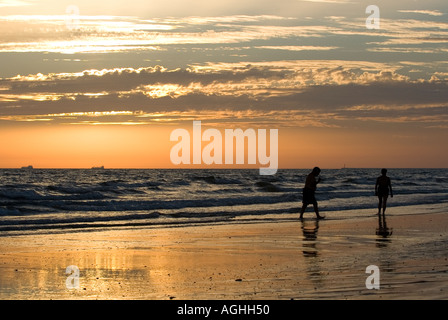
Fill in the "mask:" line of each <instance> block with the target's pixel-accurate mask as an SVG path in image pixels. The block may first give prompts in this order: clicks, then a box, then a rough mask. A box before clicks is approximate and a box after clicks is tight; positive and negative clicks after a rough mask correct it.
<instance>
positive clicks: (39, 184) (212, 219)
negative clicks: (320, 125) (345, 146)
mask: <svg viewBox="0 0 448 320" xmlns="http://www.w3.org/2000/svg"><path fill="white" fill-rule="evenodd" d="M309 172H310V170H309V169H284V170H281V169H280V170H279V171H278V172H277V174H275V175H272V176H261V175H259V170H258V169H254V170H252V169H145V170H139V169H102V168H98V169H0V237H1V236H12V235H27V234H36V233H39V234H41V233H70V232H81V231H82V232H87V231H100V230H110V229H113V228H162V227H182V226H191V225H207V224H208V225H210V224H227V223H257V222H267V221H270V222H275V221H279V222H280V221H294V220H298V217H299V210H300V208H301V206H302V203H301V201H302V189H303V186H304V182H305V178H306V176H307V174H308V173H309ZM379 175H380V169H353V168H344V169H327V170H325V169H323V170H322V173H321V179H322V181H321V183H320V184H319V185H318V189H317V192H316V199H317V201H318V203H319V209H320V212H321V213H322V215H325V216H326V218H327V219H358V218H363V217H368V216H372V215H375V214H376V213H377V211H378V209H377V206H378V199H377V197H375V195H374V188H375V181H376V178H377V177H378V176H379ZM388 176H389V177H390V178H391V181H392V188H393V192H394V197H393V198H391V197H389V200H388V209H387V211H386V212H387V214H390V215H409V214H424V213H428V212H448V210H447V208H448V169H389V171H388ZM313 217H314V212H313V209H312V206H310V207H309V208H308V209H307V212H306V213H305V218H313Z"/></svg>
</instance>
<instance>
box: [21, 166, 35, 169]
mask: <svg viewBox="0 0 448 320" xmlns="http://www.w3.org/2000/svg"><path fill="white" fill-rule="evenodd" d="M20 169H24V170H25V169H34V168H33V166H28V167H22V168H20Z"/></svg>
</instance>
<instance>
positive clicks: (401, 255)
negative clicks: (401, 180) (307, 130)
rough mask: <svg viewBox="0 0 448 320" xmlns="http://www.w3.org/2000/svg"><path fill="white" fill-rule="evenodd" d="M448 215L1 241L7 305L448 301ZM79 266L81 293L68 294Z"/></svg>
mask: <svg viewBox="0 0 448 320" xmlns="http://www.w3.org/2000/svg"><path fill="white" fill-rule="evenodd" d="M446 217H447V216H446V214H444V213H438V214H422V215H406V216H404V215H403V216H400V215H394V216H390V217H387V225H386V226H384V225H383V224H381V225H380V222H381V223H383V221H380V220H379V219H378V217H377V216H375V215H371V216H369V217H366V218H365V219H360V220H356V221H355V220H350V219H348V220H332V219H328V220H323V221H319V222H317V221H316V220H314V219H313V218H312V215H311V214H310V215H308V216H307V218H306V219H305V220H304V221H303V222H300V221H299V220H297V221H294V222H290V221H289V222H264V223H233V224H222V225H212V226H203V225H202V226H189V227H178V228H158V229H155V228H154V229H151V228H146V229H145V228H142V229H121V230H109V231H95V232H76V233H70V234H47V235H27V236H14V237H0V299H152V300H153V299H155V300H159V299H168V300H169V299H187V300H197V299H204V300H215V299H257V300H260V299H263V300H264V299H285V300H286V299H288V300H289V299H447V298H448V261H447V258H448V250H447V249H448V228H447V226H448V221H447V220H448V219H447V218H446ZM380 227H381V228H380ZM390 232H392V235H390ZM70 265H75V266H77V267H78V268H79V271H80V277H79V288H71V289H70V288H67V286H66V279H67V277H68V275H67V274H66V273H65V271H66V267H67V266H70ZM369 265H376V266H378V268H379V271H380V278H379V279H380V283H379V284H380V288H379V289H378V290H376V289H371V290H369V289H367V288H366V279H367V277H368V276H369V274H367V273H366V268H367V266H369ZM73 284H74V283H73Z"/></svg>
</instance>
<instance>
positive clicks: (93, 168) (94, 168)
mask: <svg viewBox="0 0 448 320" xmlns="http://www.w3.org/2000/svg"><path fill="white" fill-rule="evenodd" d="M102 169H104V166H101V167H92V170H102Z"/></svg>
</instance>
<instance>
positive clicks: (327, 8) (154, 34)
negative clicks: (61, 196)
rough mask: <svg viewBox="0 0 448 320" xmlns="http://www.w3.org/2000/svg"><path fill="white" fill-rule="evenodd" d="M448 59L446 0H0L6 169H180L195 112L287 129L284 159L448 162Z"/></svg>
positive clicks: (217, 123)
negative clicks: (179, 144)
mask: <svg viewBox="0 0 448 320" xmlns="http://www.w3.org/2000/svg"><path fill="white" fill-rule="evenodd" d="M371 4H375V5H377V6H378V7H379V9H380V28H379V29H368V28H367V27H366V19H367V18H368V16H369V15H370V14H369V13H366V8H367V6H368V5H371ZM447 58H448V2H447V1H446V0H437V1H436V0H429V1H428V0H425V1H423V0H421V1H418V0H398V1H388V2H386V1H377V2H376V3H375V2H374V1H370V0H369V1H364V0H359V1H357V0H276V1H272V0H269V1H265V0H256V1H255V0H244V1H241V0H238V1H236V0H226V1H215V0H190V1H185V0H164V1H153V0H145V1H141V0H136V1H135V0H133V1H113V0H112V1H111V0H108V1H103V0H101V1H92V0H89V1H87V0H82V1H79V0H70V1H64V0H63V1H59V0H58V1H55V0H43V1H38V0H0V137H1V138H0V139H1V140H0V141H1V142H0V168H17V167H21V166H27V165H33V166H34V167H36V168H90V167H92V166H100V165H104V166H105V167H107V168H172V167H175V166H174V165H173V164H172V163H171V161H170V150H171V148H172V147H173V146H174V144H175V143H174V142H172V141H170V133H171V132H172V131H173V130H175V129H177V128H185V129H188V130H191V128H192V122H193V120H200V121H202V125H203V127H204V129H205V128H217V129H219V130H222V131H223V130H224V129H227V128H229V129H230V128H242V129H247V128H253V129H262V128H264V129H268V130H269V129H278V130H279V131H278V132H279V165H280V168H312V167H314V166H316V165H318V166H321V167H322V168H340V167H342V166H344V164H345V165H346V166H348V167H375V168H376V167H388V168H397V167H418V168H419V167H429V168H431V167H447V165H448V161H447V159H448V148H447V141H448V59H447Z"/></svg>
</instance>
